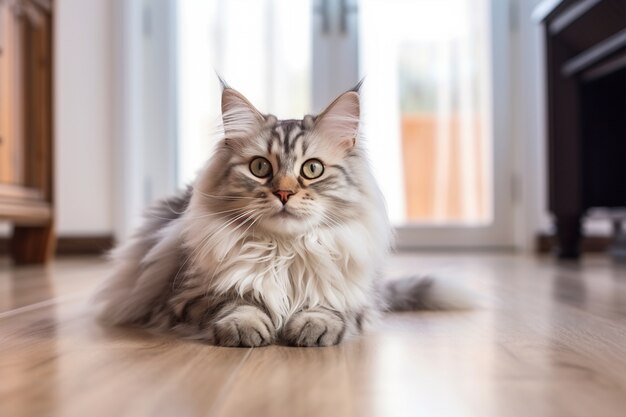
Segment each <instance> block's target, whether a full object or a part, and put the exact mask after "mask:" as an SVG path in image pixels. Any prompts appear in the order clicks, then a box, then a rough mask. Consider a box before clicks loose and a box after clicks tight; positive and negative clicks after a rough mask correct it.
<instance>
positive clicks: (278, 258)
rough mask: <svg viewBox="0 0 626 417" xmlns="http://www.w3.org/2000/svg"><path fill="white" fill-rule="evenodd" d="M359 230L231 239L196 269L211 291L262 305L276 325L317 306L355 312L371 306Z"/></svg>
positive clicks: (369, 281) (347, 228)
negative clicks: (231, 294)
mask: <svg viewBox="0 0 626 417" xmlns="http://www.w3.org/2000/svg"><path fill="white" fill-rule="evenodd" d="M359 229H360V227H359V226H358V225H352V226H345V227H343V228H339V229H334V230H332V231H331V230H324V229H320V230H316V231H315V232H310V233H307V234H304V235H301V236H295V237H289V238H286V237H282V238H281V237H270V236H254V235H248V236H241V237H239V238H234V237H233V235H231V236H228V238H226V239H224V241H223V242H221V244H219V245H215V246H214V247H213V249H212V250H211V251H210V253H206V255H207V256H206V257H205V258H204V260H202V261H200V264H199V265H196V266H197V267H200V269H201V270H202V274H203V275H204V277H205V279H206V280H207V281H205V282H206V285H209V286H210V287H211V290H213V291H215V292H217V293H233V292H234V293H236V294H238V295H240V296H242V297H249V298H252V299H254V300H255V301H258V302H260V303H263V304H264V305H265V306H266V308H267V309H268V311H269V312H270V314H271V316H273V317H272V318H273V319H274V320H277V321H284V320H286V319H287V318H288V317H290V316H291V315H292V314H293V313H294V312H296V311H298V310H301V309H303V308H311V307H316V306H323V307H328V308H332V309H337V310H340V311H358V310H360V309H363V308H364V307H365V306H366V305H368V304H369V303H370V302H371V300H370V297H371V294H370V292H371V286H372V279H373V276H372V274H371V264H370V262H369V259H371V257H369V256H368V254H367V252H368V251H367V249H366V245H364V243H365V242H364V241H363V239H364V236H362V233H361V232H362V230H359ZM235 237H236V236H235Z"/></svg>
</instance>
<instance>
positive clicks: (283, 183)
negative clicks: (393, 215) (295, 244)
mask: <svg viewBox="0 0 626 417" xmlns="http://www.w3.org/2000/svg"><path fill="white" fill-rule="evenodd" d="M359 116H360V98H359V92H358V88H355V89H353V90H350V91H347V92H345V93H343V94H342V95H340V96H339V97H337V98H336V99H335V100H334V101H333V102H332V103H330V104H329V105H328V107H326V109H325V110H323V111H322V112H321V113H320V114H318V115H307V116H305V117H304V118H303V119H299V120H278V119H277V118H276V117H275V116H273V115H266V114H262V113H261V112H259V111H258V110H257V109H256V108H255V107H254V106H253V105H252V104H251V103H250V102H249V101H248V100H247V99H246V98H245V97H244V96H243V95H242V94H240V93H239V92H237V91H236V90H234V89H232V88H229V87H225V88H224V90H223V93H222V117H223V125H224V139H223V140H222V142H221V143H220V145H219V147H218V151H217V155H216V158H214V159H213V162H212V163H211V165H210V166H209V169H208V170H207V171H206V172H205V173H204V178H203V179H201V181H199V182H198V183H197V185H196V189H197V191H198V192H199V193H201V199H202V200H203V202H204V204H206V205H208V206H210V210H211V211H212V212H213V213H220V216H221V217H222V218H223V219H224V220H225V221H226V222H232V223H231V224H232V225H235V226H237V227H240V228H241V230H249V229H251V230H254V229H256V228H260V229H262V230H265V231H269V232H272V233H277V234H298V233H303V232H306V231H308V230H310V229H312V228H320V227H334V226H336V225H337V224H340V223H343V222H345V221H347V220H349V219H351V218H354V217H355V216H358V215H359V211H360V210H362V209H363V205H362V204H361V200H362V198H363V192H364V191H363V188H362V186H363V182H364V181H365V180H364V178H363V172H364V170H366V166H365V160H364V158H363V157H362V156H361V151H360V150H359V146H358V145H359V144H358V143H357V141H358V130H359Z"/></svg>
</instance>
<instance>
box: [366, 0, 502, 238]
mask: <svg viewBox="0 0 626 417" xmlns="http://www.w3.org/2000/svg"><path fill="white" fill-rule="evenodd" d="M488 7H489V2H488V0H388V1H379V0H363V1H362V2H361V26H360V27H361V66H362V72H363V73H364V74H365V75H366V76H367V82H366V83H365V91H364V103H363V107H364V118H365V120H364V121H365V131H366V132H367V134H368V136H369V137H370V140H369V141H368V143H369V147H370V148H371V155H372V162H373V165H374V168H375V171H376V175H377V177H378V179H379V181H380V183H381V186H382V188H383V192H384V194H385V196H386V198H387V202H388V205H389V209H390V215H391V217H392V220H393V221H394V223H396V224H403V223H406V222H414V223H428V224H435V225H443V226H446V225H466V226H477V225H485V224H487V223H489V222H490V221H491V218H492V203H491V201H492V195H491V193H492V191H491V183H492V181H491V162H492V161H491V158H490V155H491V152H492V148H491V139H490V135H489V129H487V123H486V120H488V117H487V116H488V104H489V101H488V98H489V86H488V84H487V82H486V80H488V73H487V71H488V70H489V65H488V29H489V28H488V18H487V17H488Z"/></svg>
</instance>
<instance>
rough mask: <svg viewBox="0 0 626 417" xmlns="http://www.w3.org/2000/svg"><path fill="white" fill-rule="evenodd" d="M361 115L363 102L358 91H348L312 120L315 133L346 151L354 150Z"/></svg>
mask: <svg viewBox="0 0 626 417" xmlns="http://www.w3.org/2000/svg"><path fill="white" fill-rule="evenodd" d="M360 113H361V102H360V97H359V93H358V90H354V89H353V90H350V91H347V92H345V93H343V94H342V95H340V96H339V97H337V98H336V99H335V100H334V101H333V102H332V103H330V104H329V105H328V107H326V109H324V111H322V113H320V114H319V116H317V117H315V118H314V119H313V120H311V122H312V128H313V131H314V132H315V133H316V134H319V135H320V136H322V137H324V138H327V139H329V140H332V141H334V142H335V143H336V144H337V145H338V146H340V147H341V148H343V149H345V150H349V149H352V147H354V145H355V144H356V139H357V136H358V133H359V118H360ZM306 122H307V120H306V119H305V123H306Z"/></svg>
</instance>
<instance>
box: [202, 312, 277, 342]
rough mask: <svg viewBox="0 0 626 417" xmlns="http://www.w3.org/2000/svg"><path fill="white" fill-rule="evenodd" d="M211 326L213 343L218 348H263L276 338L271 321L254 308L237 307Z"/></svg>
mask: <svg viewBox="0 0 626 417" xmlns="http://www.w3.org/2000/svg"><path fill="white" fill-rule="evenodd" d="M213 326H214V334H215V343H216V344H218V345H220V346H247V347H256V346H265V345H269V344H270V343H272V342H273V341H274V339H275V337H276V329H275V328H274V324H273V323H272V320H271V319H270V318H269V316H268V315H267V314H265V313H264V312H263V311H261V310H260V309H258V308H257V307H254V306H239V307H237V308H235V309H234V310H233V311H231V312H229V313H228V314H227V315H225V316H224V317H222V318H220V319H219V320H218V321H217V322H215V324H214V325H213Z"/></svg>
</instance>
